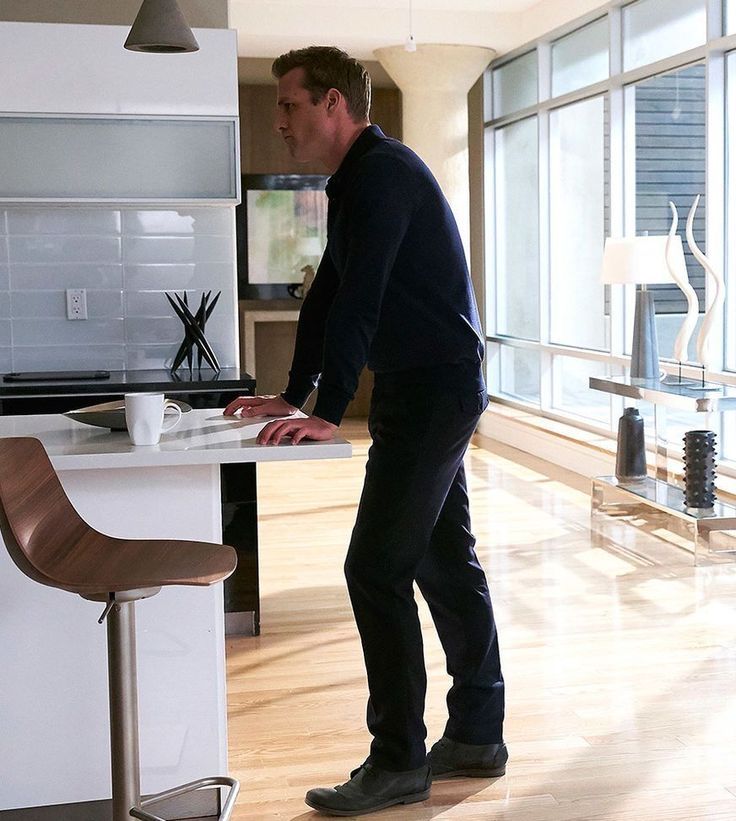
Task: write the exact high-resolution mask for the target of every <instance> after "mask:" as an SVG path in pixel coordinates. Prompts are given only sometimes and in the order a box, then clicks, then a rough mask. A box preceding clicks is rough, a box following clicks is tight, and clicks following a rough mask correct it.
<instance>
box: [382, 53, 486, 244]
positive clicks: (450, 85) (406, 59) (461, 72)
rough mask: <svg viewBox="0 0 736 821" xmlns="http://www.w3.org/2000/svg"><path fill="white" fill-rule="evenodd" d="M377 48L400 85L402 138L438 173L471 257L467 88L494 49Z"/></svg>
mask: <svg viewBox="0 0 736 821" xmlns="http://www.w3.org/2000/svg"><path fill="white" fill-rule="evenodd" d="M373 53H374V54H375V55H376V59H377V60H379V62H380V63H381V65H382V66H383V67H384V68H385V69H386V71H387V72H388V73H389V75H390V76H391V78H392V79H393V81H394V82H395V83H396V85H397V86H398V87H399V88H400V89H401V93H402V98H403V138H404V142H405V143H406V144H407V145H408V146H409V147H410V148H412V149H413V150H414V151H416V153H417V154H419V156H420V157H421V158H422V159H423V160H424V162H426V163H427V165H428V166H429V167H430V168H431V170H432V172H433V173H434V175H435V177H436V178H437V181H438V182H439V184H440V187H441V188H442V190H443V192H444V194H445V196H446V197H447V200H448V202H449V203H450V207H451V208H452V210H453V213H454V214H455V219H456V220H457V224H458V227H459V229H460V236H461V237H462V239H463V244H464V245H465V251H466V255H468V257H469V249H470V183H469V167H468V92H469V91H470V89H471V87H472V86H473V85H474V83H475V82H476V80H477V79H478V78H479V77H480V75H481V73H482V72H483V70H484V69H485V68H486V66H487V65H488V63H490V61H491V60H492V59H493V57H494V55H495V51H493V49H490V48H482V47H480V46H456V45H441V44H419V45H417V50H416V51H414V52H409V51H406V50H405V49H404V47H403V46H388V47H387V48H379V49H376V50H375V51H374V52H373Z"/></svg>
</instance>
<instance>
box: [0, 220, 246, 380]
mask: <svg viewBox="0 0 736 821" xmlns="http://www.w3.org/2000/svg"><path fill="white" fill-rule="evenodd" d="M67 288H85V289H86V290H87V310H88V314H89V319H88V320H86V321H84V320H82V321H69V320H67V319H66V300H65V290H66V289H67ZM185 290H186V291H187V292H188V295H189V298H190V304H191V305H193V306H194V307H193V310H196V306H197V305H198V304H199V300H200V298H201V294H202V292H203V291H208V290H211V291H212V292H213V293H216V292H217V291H222V296H221V297H220V301H219V302H218V304H217V306H216V308H215V310H214V312H213V314H212V317H211V318H210V320H209V323H208V325H207V329H206V334H207V338H208V340H209V341H210V343H211V344H212V346H213V348H214V349H215V351H216V353H217V356H218V358H219V360H220V364H221V365H222V366H223V367H228V366H232V365H235V364H236V363H237V351H238V345H237V318H236V311H235V304H236V272H235V215H234V208H232V207H222V208H220V207H218V208H213V207H209V208H190V209H182V210H135V209H130V210H127V209H122V210H121V209H113V208H110V209H106V208H86V209H85V208H58V207H44V208H36V209H34V208H19V209H14V208H7V209H5V210H0V371H7V370H11V369H12V370H55V369H74V368H85V369H86V368H108V369H110V370H121V369H123V368H135V369H158V368H163V367H167V366H169V365H170V364H171V361H172V359H173V356H174V354H175V353H176V350H177V349H178V347H179V343H180V342H181V339H182V336H183V328H182V325H181V322H180V321H179V319H178V318H177V317H175V316H174V312H173V310H172V309H171V306H170V305H169V304H168V302H167V301H166V298H165V296H164V291H176V292H178V293H182V292H183V291H185Z"/></svg>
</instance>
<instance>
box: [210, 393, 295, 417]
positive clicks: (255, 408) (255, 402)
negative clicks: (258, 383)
mask: <svg viewBox="0 0 736 821" xmlns="http://www.w3.org/2000/svg"><path fill="white" fill-rule="evenodd" d="M298 410H299V408H295V407H294V406H293V405H290V404H289V403H288V402H287V401H286V400H285V399H284V398H283V397H281V396H239V397H238V398H237V399H233V401H232V402H230V404H229V405H228V406H227V407H226V408H225V411H224V413H225V416H234V415H235V413H236V412H237V411H240V415H241V416H244V417H248V416H293V415H294V414H295V413H296V412H297V411H298Z"/></svg>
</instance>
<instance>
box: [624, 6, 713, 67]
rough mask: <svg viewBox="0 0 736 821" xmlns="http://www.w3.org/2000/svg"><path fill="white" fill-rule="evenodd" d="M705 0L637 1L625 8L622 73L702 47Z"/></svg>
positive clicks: (703, 41)
mask: <svg viewBox="0 0 736 821" xmlns="http://www.w3.org/2000/svg"><path fill="white" fill-rule="evenodd" d="M705 12H706V9H705V0H638V2H637V3H631V4H630V5H628V6H624V10H623V29H624V41H623V47H624V70H625V71H628V70H629V69H632V68H639V67H640V66H643V65H646V64H647V63H654V62H655V61H657V60H662V59H663V58H665V57H669V56H670V55H672V54H677V53H678V52H682V51H687V50H688V49H691V48H696V47H697V46H700V45H702V44H703V43H705V30H706V22H705Z"/></svg>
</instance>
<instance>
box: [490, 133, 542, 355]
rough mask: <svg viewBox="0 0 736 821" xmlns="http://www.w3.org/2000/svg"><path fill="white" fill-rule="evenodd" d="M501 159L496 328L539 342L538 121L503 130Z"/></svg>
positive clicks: (498, 138)
mask: <svg viewBox="0 0 736 821" xmlns="http://www.w3.org/2000/svg"><path fill="white" fill-rule="evenodd" d="M495 142H496V146H495V158H496V209H495V210H496V231H495V236H496V268H497V270H498V272H499V274H498V279H497V284H496V311H497V313H496V324H497V328H498V332H499V333H501V334H508V335H509V336H517V337H521V338H524V339H539V250H538V248H539V187H538V178H539V167H538V150H539V149H538V142H537V118H536V117H531V118H529V119H527V120H520V121H519V122H516V123H513V124H512V125H508V126H505V127H504V128H499V129H498V130H497V131H496V134H495Z"/></svg>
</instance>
